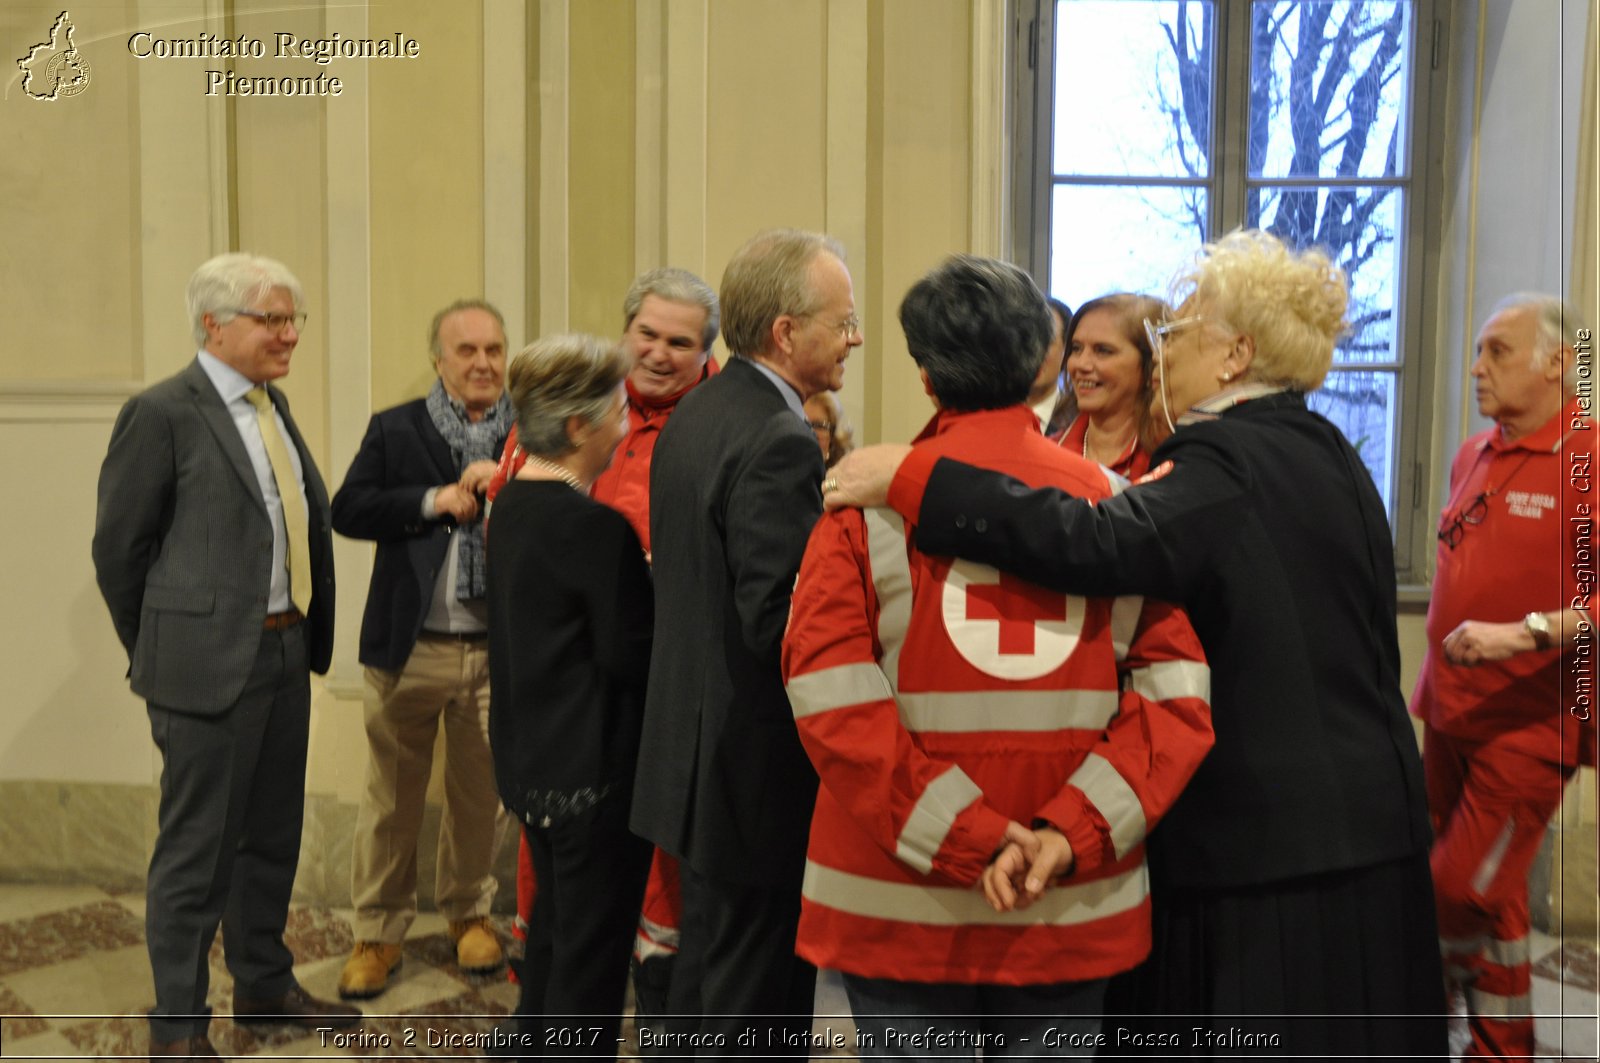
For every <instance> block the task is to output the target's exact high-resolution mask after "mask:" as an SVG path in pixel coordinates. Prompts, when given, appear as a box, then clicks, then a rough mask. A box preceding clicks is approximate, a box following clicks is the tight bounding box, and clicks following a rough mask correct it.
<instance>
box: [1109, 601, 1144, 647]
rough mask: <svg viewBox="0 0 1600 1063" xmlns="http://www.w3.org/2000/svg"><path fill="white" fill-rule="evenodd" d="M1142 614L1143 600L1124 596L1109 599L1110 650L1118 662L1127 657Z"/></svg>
mask: <svg viewBox="0 0 1600 1063" xmlns="http://www.w3.org/2000/svg"><path fill="white" fill-rule="evenodd" d="M1143 612H1144V599H1143V598H1140V597H1138V596H1136V595H1128V594H1125V595H1123V596H1122V597H1120V598H1113V599H1111V649H1112V651H1113V652H1114V653H1115V654H1116V656H1117V660H1118V661H1119V662H1120V661H1121V660H1122V659H1123V658H1124V657H1126V656H1128V647H1129V646H1131V645H1133V634H1134V632H1135V631H1137V630H1138V629H1139V616H1140V614H1142V613H1143Z"/></svg>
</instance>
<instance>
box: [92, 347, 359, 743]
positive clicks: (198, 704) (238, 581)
mask: <svg viewBox="0 0 1600 1063" xmlns="http://www.w3.org/2000/svg"><path fill="white" fill-rule="evenodd" d="M267 391H268V393H269V394H270V395H271V396H272V402H273V405H274V406H275V407H276V408H277V411H278V413H279V414H280V415H281V416H282V418H283V422H284V424H285V425H286V426H287V427H288V429H289V436H290V439H291V441H292V442H293V445H294V447H295V449H296V450H297V451H298V452H299V454H300V464H301V467H302V469H303V472H304V478H305V488H306V505H307V515H308V519H309V523H310V528H309V529H308V534H309V537H310V538H309V543H310V547H311V575H312V581H313V584H314V586H313V590H312V596H311V604H310V610H309V612H308V614H307V618H306V623H307V625H308V628H307V650H308V653H309V657H310V662H311V667H312V669H313V670H314V671H316V672H319V673H320V672H325V671H327V668H328V661H329V659H330V658H331V656H332V651H333V597H334V589H333V539H332V528H331V518H330V516H329V509H328V492H327V488H326V487H324V486H323V483H322V478H321V476H320V475H318V473H317V467H316V465H315V464H314V463H313V462H312V460H311V454H310V453H309V452H308V451H307V450H306V445H305V440H303V439H302V438H301V437H300V430H299V429H298V428H297V427H296V426H295V423H294V419H293V418H292V417H290V416H289V404H288V402H287V401H286V400H285V399H284V397H283V394H282V393H281V392H279V391H278V390H277V389H276V388H273V387H271V386H269V387H268V389H267ZM271 557H272V528H271V525H270V524H269V523H268V518H267V508H266V502H265V500H264V499H263V498H262V497H261V488H260V485H259V484H258V483H257V481H256V474H255V470H254V469H253V468H252V466H251V464H250V457H249V454H248V453H247V452H246V451H245V447H244V441H243V440H242V439H240V438H239V430H238V429H237V428H236V427H235V426H234V422H233V418H232V416H231V415H230V414H229V413H228V409H227V407H226V406H225V405H224V404H223V401H222V398H221V396H219V395H218V394H217V390H216V388H215V387H214V386H212V383H211V379H210V378H209V377H208V376H206V373H205V370H204V369H203V368H201V366H200V363H199V360H198V359H197V360H196V361H194V362H191V363H190V364H189V366H188V368H186V369H184V370H183V371H182V372H181V373H179V374H177V375H176V376H174V377H170V378H169V379H167V380H164V381H162V382H161V383H159V384H156V385H154V386H152V387H150V388H149V389H148V390H146V391H144V392H143V393H142V394H139V395H136V396H134V397H133V398H132V399H130V400H128V403H127V405H125V406H124V407H123V408H122V412H121V413H120V414H119V415H118V416H117V423H116V426H115V427H114V428H112V430H111V443H110V446H109V448H108V449H107V452H106V459H105V462H104V464H103V465H101V467H100V491H99V504H98V508H97V510H96V513H95V530H94V566H95V578H96V580H97V581H98V582H99V584H100V593H101V594H102V595H103V596H104V597H105V600H106V605H107V607H108V608H109V609H110V610H111V620H112V623H114V624H115V625H116V629H117V637H118V638H120V639H121V640H122V644H123V646H124V647H126V648H127V651H128V657H129V662H130V666H129V672H128V674H129V677H130V679H131V680H132V686H133V692H134V693H135V694H138V695H140V696H141V697H143V698H145V699H146V700H148V701H150V702H152V703H153V704H156V705H159V706H161V707H162V708H167V709H173V710H176V711H179V712H190V713H196V714H200V715H215V714H219V713H221V712H223V711H224V710H226V709H227V708H228V707H229V706H230V705H232V704H233V703H234V702H235V701H236V700H238V697H239V694H240V692H241V691H242V690H243V688H244V683H245V680H246V679H247V678H248V677H249V674H250V669H251V667H252V665H253V663H254V661H255V657H256V651H257V649H258V647H259V646H260V643H261V631H262V625H263V623H264V621H265V619H266V615H267V591H268V586H269V582H270V580H271V572H270V569H271Z"/></svg>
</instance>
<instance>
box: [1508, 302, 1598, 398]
mask: <svg viewBox="0 0 1600 1063" xmlns="http://www.w3.org/2000/svg"><path fill="white" fill-rule="evenodd" d="M1502 310H1530V311H1532V312H1533V364H1534V365H1536V366H1543V365H1545V364H1547V363H1548V362H1549V361H1550V359H1552V358H1554V357H1555V356H1556V352H1557V351H1559V350H1560V349H1561V348H1562V347H1571V348H1572V349H1573V350H1577V347H1578V331H1579V330H1580V329H1582V328H1583V327H1584V322H1583V315H1582V314H1580V313H1579V312H1578V308H1577V307H1575V306H1573V305H1572V304H1571V303H1569V302H1567V301H1566V300H1565V299H1563V298H1561V297H1560V296H1559V295H1550V294H1548V293H1546V292H1513V293H1512V294H1510V295H1508V296H1506V297H1505V298H1504V299H1501V300H1500V301H1499V302H1498V303H1495V304H1494V309H1492V310H1490V311H1489V316H1490V317H1493V316H1494V315H1496V314H1498V313H1500V312H1501V311H1502ZM1561 385H1562V387H1563V388H1564V389H1565V390H1566V393H1567V394H1569V395H1572V394H1575V393H1576V392H1577V390H1578V366H1577V363H1576V361H1574V363H1573V364H1572V365H1569V366H1567V370H1566V372H1565V373H1563V374H1562V377H1561Z"/></svg>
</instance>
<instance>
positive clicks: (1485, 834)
mask: <svg viewBox="0 0 1600 1063" xmlns="http://www.w3.org/2000/svg"><path fill="white" fill-rule="evenodd" d="M1422 756H1423V763H1424V766H1425V775H1426V777H1427V784H1428V808H1429V810H1430V812H1431V814H1432V816H1433V827H1434V833H1435V841H1434V843H1433V851H1432V854H1431V860H1432V864H1433V888H1434V896H1435V898H1436V903H1437V905H1438V912H1439V939H1440V940H1439V944H1440V948H1441V950H1442V952H1443V954H1444V965H1445V975H1446V977H1447V978H1449V979H1451V980H1452V981H1454V982H1456V983H1458V984H1460V985H1461V986H1462V988H1464V989H1465V990H1466V996H1467V1013H1468V1023H1469V1025H1470V1027H1471V1031H1472V1043H1471V1047H1470V1048H1469V1049H1468V1050H1467V1055H1468V1056H1488V1057H1492V1058H1504V1057H1510V1056H1531V1055H1533V1003H1532V997H1531V985H1530V978H1531V975H1530V972H1529V964H1528V959H1529V953H1528V931H1529V929H1530V927H1529V920H1528V869H1529V868H1530V867H1531V866H1532V864H1533V858H1534V856H1535V855H1536V854H1537V853H1538V851H1539V843H1540V841H1541V840H1542V839H1543V838H1544V832H1545V827H1546V825H1547V824H1548V823H1549V822H1550V817H1551V816H1552V815H1554V814H1555V811H1556V808H1557V807H1558V806H1559V805H1560V804H1561V793H1562V790H1563V788H1564V787H1565V786H1566V782H1567V780H1568V779H1569V778H1570V777H1571V776H1572V772H1573V769H1572V768H1569V767H1563V766H1562V765H1561V764H1559V763H1555V762H1551V761H1547V760H1541V759H1539V758H1537V757H1533V756H1529V755H1528V754H1527V753H1524V752H1521V751H1519V750H1516V749H1510V748H1507V747H1506V746H1505V745H1504V744H1503V743H1498V742H1496V741H1495V740H1493V739H1491V740H1489V741H1486V742H1475V741H1469V740H1466V739H1460V738H1452V737H1451V736H1449V735H1446V734H1443V733H1441V732H1439V731H1436V730H1434V729H1433V728H1431V727H1429V728H1427V729H1426V731H1425V736H1424V743H1423V753H1422Z"/></svg>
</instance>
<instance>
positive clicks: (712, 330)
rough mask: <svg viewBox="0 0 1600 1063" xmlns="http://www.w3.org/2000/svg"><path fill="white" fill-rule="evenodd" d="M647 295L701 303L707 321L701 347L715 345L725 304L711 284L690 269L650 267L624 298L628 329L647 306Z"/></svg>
mask: <svg viewBox="0 0 1600 1063" xmlns="http://www.w3.org/2000/svg"><path fill="white" fill-rule="evenodd" d="M647 295H653V296H655V297H656V298H657V299H665V300H666V301H667V302H669V303H682V304H683V305H685V306H698V307H699V308H700V309H702V310H704V311H705V312H706V324H705V328H704V329H702V330H701V334H700V350H701V351H702V352H707V353H709V352H710V350H711V345H712V344H713V343H715V342H717V333H718V332H719V331H720V330H721V328H722V306H721V304H720V303H718V302H717V293H716V292H714V291H712V290H711V285H709V284H707V283H706V282H705V281H703V280H701V279H700V278H699V277H696V276H695V275H694V274H693V273H690V272H689V271H688V270H686V269H678V268H677V267H676V266H662V267H660V268H659V269H652V270H646V271H645V272H643V273H641V274H639V275H638V276H637V277H635V278H634V279H633V284H632V285H631V286H630V287H629V288H628V294H627V295H626V296H624V297H623V300H622V327H623V328H624V329H626V328H628V326H630V325H632V324H633V319H634V318H636V317H638V316H639V308H640V307H642V306H643V305H644V297H645V296H647Z"/></svg>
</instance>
